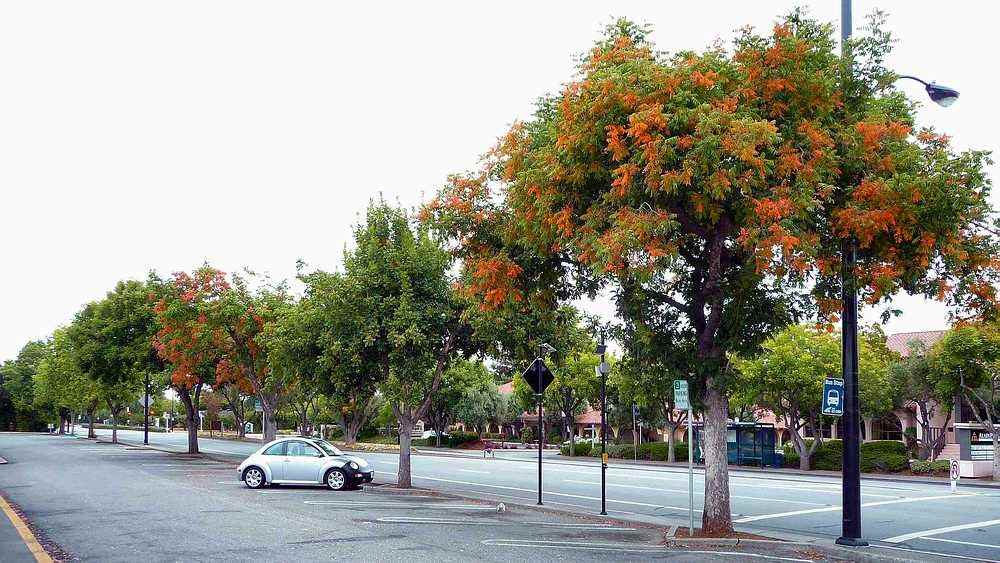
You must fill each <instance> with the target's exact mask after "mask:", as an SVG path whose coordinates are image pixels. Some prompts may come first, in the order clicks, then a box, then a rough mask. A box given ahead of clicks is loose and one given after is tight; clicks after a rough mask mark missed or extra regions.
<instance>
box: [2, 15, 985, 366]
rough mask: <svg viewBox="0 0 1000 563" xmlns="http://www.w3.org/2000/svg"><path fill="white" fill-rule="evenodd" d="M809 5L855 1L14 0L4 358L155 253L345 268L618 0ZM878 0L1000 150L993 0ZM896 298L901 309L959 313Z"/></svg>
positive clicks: (523, 101) (669, 25)
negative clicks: (389, 212)
mask: <svg viewBox="0 0 1000 563" xmlns="http://www.w3.org/2000/svg"><path fill="white" fill-rule="evenodd" d="M795 5H806V6H810V9H811V11H812V13H813V14H814V15H816V16H818V17H820V18H821V19H824V20H827V21H832V22H838V21H839V6H840V2H838V1H836V0H826V1H823V2H818V1H813V2H777V1H774V2H742V1H741V2H735V1H734V2H717V1H701V2H614V3H613V4H612V3H610V2H608V3H599V2H581V1H573V2H537V1H535V2H510V1H505V2H493V3H491V4H489V5H486V4H485V3H481V2H419V3H417V2H406V3H402V2H401V3H399V4H394V3H381V2H354V3H350V4H348V3H346V2H332V1H329V2H307V1H300V2H258V1H246V0H240V1H206V0H198V1H174V2H142V1H136V0H128V1H120V2H79V1H63V2H57V1H50V2H30V1H21V2H13V1H2V2H0V77H2V80H3V85H2V87H0V210H2V218H0V268H2V270H0V271H2V274H3V275H2V276H0V359H4V358H10V357H13V356H14V355H16V353H17V351H18V349H19V348H20V347H21V346H22V345H23V344H24V343H25V342H26V341H28V340H30V339H34V338H42V337H45V336H47V335H48V334H51V332H52V330H53V329H54V328H56V327H57V326H59V325H60V324H63V323H65V322H67V321H68V320H69V319H70V318H71V317H72V315H73V313H74V312H75V311H76V310H78V309H79V307H80V306H81V305H82V304H83V303H85V302H87V301H90V300H93V299H97V298H99V297H101V296H102V295H103V294H104V293H105V292H106V291H107V290H108V289H109V288H110V287H111V286H112V285H113V284H114V283H115V282H116V281H117V280H119V279H123V278H130V277H137V278H142V277H144V276H145V274H146V272H147V271H148V270H150V269H155V270H158V271H159V272H161V273H170V272H173V271H177V270H182V269H184V270H189V269H191V268H194V267H196V266H198V265H200V264H201V263H202V262H204V261H209V262H211V263H212V264H213V265H215V266H218V267H220V268H222V269H224V270H227V271H232V270H236V269H239V268H241V267H243V266H248V267H250V268H252V269H255V270H258V271H266V272H270V273H271V274H272V275H273V276H274V277H277V278H283V277H291V276H293V275H294V271H295V261H296V259H298V258H302V259H304V260H306V261H307V262H309V263H310V264H311V265H313V266H316V267H322V268H334V267H335V266H336V264H337V263H338V260H339V258H340V255H341V252H342V249H343V247H344V244H345V242H346V241H347V239H348V237H349V235H350V225H351V224H352V223H353V222H355V221H356V220H357V214H358V212H359V211H361V210H363V209H364V207H365V205H366V203H367V201H368V200H369V198H371V197H373V196H375V195H377V194H378V193H379V192H381V193H383V194H384V195H385V197H386V198H387V199H398V200H399V201H400V202H402V203H403V204H406V205H415V204H417V203H418V202H420V201H422V200H423V199H424V197H425V195H426V194H430V193H432V192H434V191H435V190H436V189H437V188H438V187H439V186H440V185H441V184H442V183H443V181H444V180H445V178H446V176H447V175H448V174H449V173H452V172H457V171H462V170H465V169H468V168H471V167H473V166H474V165H475V163H476V161H477V157H478V155H480V154H481V153H482V152H484V150H485V149H487V148H488V147H489V146H490V145H491V144H492V143H493V142H494V140H495V139H496V138H497V137H498V136H499V135H501V134H502V133H504V131H505V130H506V128H507V126H508V125H509V124H510V123H511V122H512V121H513V120H515V119H519V118H526V117H528V116H529V115H530V114H531V111H532V106H533V102H534V101H535V100H536V98H538V97H539V96H541V95H543V94H545V93H547V92H552V91H555V90H557V89H558V87H559V85H560V83H562V82H563V81H565V80H566V79H568V78H570V77H571V75H572V73H573V65H574V56H575V55H576V54H578V53H580V52H582V51H585V50H586V49H588V48H589V46H590V45H591V43H592V41H593V40H594V39H595V38H596V37H597V36H598V34H599V32H600V30H601V29H602V28H603V26H604V24H605V23H607V22H609V21H611V20H612V19H613V18H615V17H618V16H628V17H630V18H633V19H636V20H640V21H645V22H649V23H651V24H653V25H654V26H655V35H654V40H655V41H656V43H657V45H658V47H659V48H661V49H664V50H669V51H674V50H679V49H688V48H702V47H704V46H706V45H708V44H709V43H710V42H712V41H713V40H714V39H716V38H719V37H721V38H724V39H727V38H729V37H731V36H732V30H734V29H736V28H738V27H741V26H743V25H746V24H752V25H754V26H756V27H758V28H765V29H766V28H769V27H770V26H771V25H772V23H773V21H774V20H775V18H776V17H777V16H778V15H780V14H782V13H785V12H787V11H788V10H789V9H791V8H792V7H793V6H795ZM875 5H877V6H880V7H882V8H883V9H885V10H887V11H888V12H890V16H891V20H890V27H891V28H892V30H893V31H894V32H895V33H896V34H897V36H898V37H899V39H900V44H899V47H898V49H897V50H896V52H895V54H894V55H893V58H892V63H893V64H894V66H895V68H897V69H899V71H900V72H905V73H912V74H917V75H919V76H922V77H925V78H927V79H929V80H930V79H933V80H938V81H939V82H942V83H947V84H949V85H952V86H954V87H956V88H958V89H960V90H961V92H962V98H961V99H960V100H959V102H958V103H956V104H955V105H954V106H952V107H951V108H949V109H947V110H945V109H942V108H939V107H937V106H935V105H933V104H931V105H927V106H926V107H925V108H924V110H923V111H922V115H921V117H922V118H923V122H924V123H928V124H934V125H935V126H937V127H938V128H939V129H941V130H943V131H945V132H948V133H951V134H952V135H953V136H954V138H955V139H956V142H957V143H958V144H959V145H960V146H968V147H976V148H985V149H992V150H995V149H996V148H997V146H998V142H997V136H996V131H997V118H996V103H995V99H996V97H997V95H998V92H1000V89H998V86H1000V85H998V80H997V76H996V73H995V68H994V59H995V58H996V55H997V48H996V28H995V27H996V20H997V15H998V14H997V12H998V8H997V7H996V4H994V3H992V2H973V1H971V0H969V1H966V2H951V3H947V4H942V3H937V2H936V3H931V2H913V1H882V2H877V3H876V2H870V1H860V0H859V1H857V2H855V24H856V27H857V26H858V25H860V24H861V22H862V15H864V14H865V13H868V12H869V11H871V9H872V8H873V6H875ZM905 87H906V88H907V90H908V91H909V92H910V93H911V94H912V95H914V96H922V94H923V93H922V91H921V90H920V88H919V86H917V85H916V84H907V85H906V86H905ZM994 176H995V170H994ZM994 199H995V200H996V198H994ZM899 303H900V306H901V307H903V308H904V309H905V311H906V312H905V314H904V316H903V317H901V318H900V319H897V320H895V321H893V322H891V323H890V325H889V326H888V327H887V330H889V331H890V332H894V331H903V330H922V329H934V328H943V327H944V326H945V324H946V323H945V318H944V311H943V310H942V309H941V308H940V307H938V306H935V305H934V304H924V303H922V302H921V301H920V300H914V299H901V300H900V301H899ZM598 308H601V307H600V306H598Z"/></svg>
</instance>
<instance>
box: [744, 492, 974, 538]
mask: <svg viewBox="0 0 1000 563" xmlns="http://www.w3.org/2000/svg"><path fill="white" fill-rule="evenodd" d="M973 496H978V495H976V494H975V493H972V494H964V495H939V496H932V497H909V498H901V499H896V500H880V501H877V502H866V503H862V504H861V507H862V508H867V507H871V506H884V505H887V504H903V503H908V502H920V501H925V500H944V499H956V498H964V497H973ZM840 509H841V507H840V506H829V507H826V508H809V509H806V510H793V511H791V512H778V513H775V514H758V515H756V516H745V517H743V518H740V519H739V520H733V523H734V524H745V523H747V522H756V521H758V520H770V519H772V518H784V517H786V516H799V515H802V514H816V513H819V512H836V511H837V510H840ZM918 535H919V533H918ZM898 537H903V536H898ZM891 539H893V538H890V539H889V540H882V541H886V542H889V543H893V542H891V541H890V540H891Z"/></svg>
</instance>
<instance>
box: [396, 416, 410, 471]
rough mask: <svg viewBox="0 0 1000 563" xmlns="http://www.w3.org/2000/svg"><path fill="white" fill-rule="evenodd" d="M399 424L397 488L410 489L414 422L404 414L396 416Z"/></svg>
mask: <svg viewBox="0 0 1000 563" xmlns="http://www.w3.org/2000/svg"><path fill="white" fill-rule="evenodd" d="M396 418H397V420H398V422H399V470H398V472H397V473H396V486H397V487H399V488H401V489H409V488H410V487H411V486H412V485H413V482H412V474H411V472H410V443H411V441H412V440H413V420H412V419H411V418H410V417H408V416H402V413H398V412H397V414H396Z"/></svg>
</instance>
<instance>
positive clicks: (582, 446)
mask: <svg viewBox="0 0 1000 563" xmlns="http://www.w3.org/2000/svg"><path fill="white" fill-rule="evenodd" d="M592 452H597V455H601V447H600V446H597V447H596V448H593V449H592V446H591V445H590V442H577V443H576V446H575V447H574V448H573V453H574V454H575V455H590V454H591V453H592ZM559 453H561V454H562V455H569V444H563V445H562V447H561V448H559Z"/></svg>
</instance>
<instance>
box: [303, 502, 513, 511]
mask: <svg viewBox="0 0 1000 563" xmlns="http://www.w3.org/2000/svg"><path fill="white" fill-rule="evenodd" d="M303 504H310V505H319V506H333V507H340V508H403V509H414V510H489V511H491V512H496V511H497V507H495V506H484V505H482V504H433V503H432V504H416V503H412V502H344V501H334V500H331V501H322V500H321V501H311V500H307V501H303Z"/></svg>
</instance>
